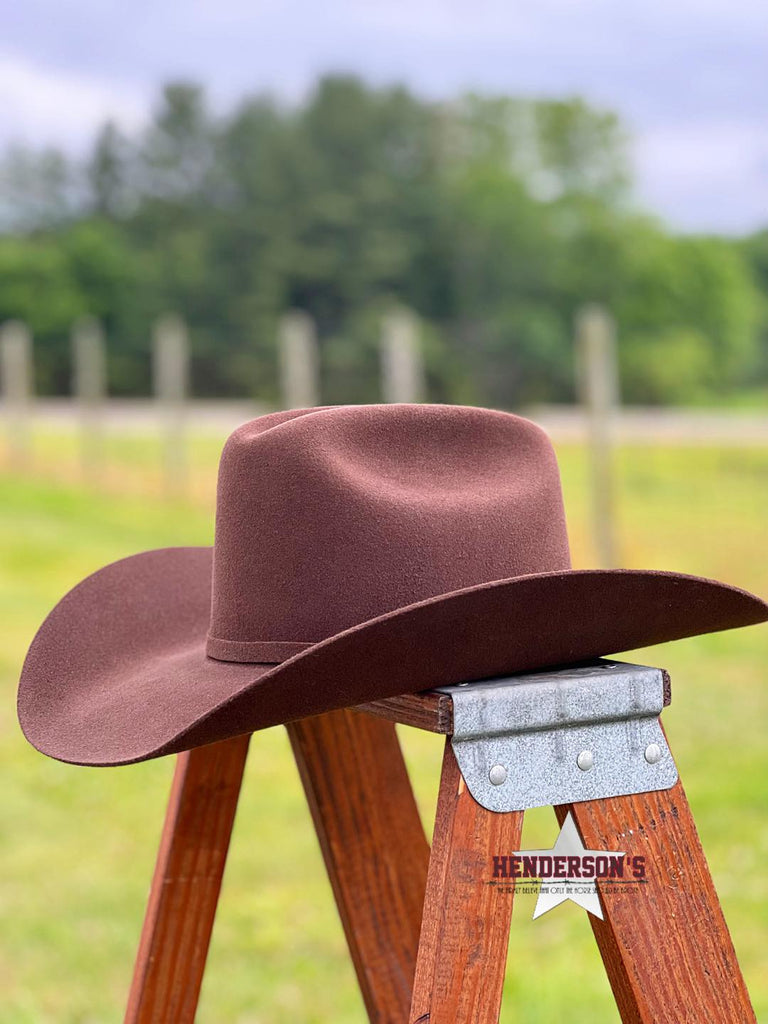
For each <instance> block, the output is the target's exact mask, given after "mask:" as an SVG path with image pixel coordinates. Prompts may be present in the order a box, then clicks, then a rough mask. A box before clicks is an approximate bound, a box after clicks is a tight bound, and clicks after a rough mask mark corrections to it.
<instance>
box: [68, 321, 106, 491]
mask: <svg viewBox="0 0 768 1024" xmlns="http://www.w3.org/2000/svg"><path fill="white" fill-rule="evenodd" d="M72 366H73V373H72V393H73V395H74V398H75V400H76V402H77V404H78V408H79V412H80V431H81V455H82V463H83V472H84V474H85V475H86V476H92V475H93V474H94V473H95V472H96V471H97V470H98V468H99V463H100V461H101V457H102V442H103V412H104V398H105V396H106V391H107V363H106V351H105V345H104V331H103V330H102V326H101V324H100V323H99V321H98V320H97V319H96V318H95V317H92V316H84V317H81V318H80V319H79V320H77V321H76V322H75V324H74V326H73V328H72Z"/></svg>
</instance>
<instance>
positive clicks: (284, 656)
mask: <svg viewBox="0 0 768 1024" xmlns="http://www.w3.org/2000/svg"><path fill="white" fill-rule="evenodd" d="M313 646H314V645H313V644H300V643H293V642H292V641H290V640H224V639H223V638H222V637H218V636H211V635H210V634H209V636H208V643H207V644H206V648H205V653H206V654H207V655H208V657H209V658H215V660H216V661H242V662H246V663H248V662H251V663H253V664H255V665H279V664H280V663H281V662H283V661H288V659H289V658H292V657H293V656H294V655H295V654H301V652H302V651H306V650H307V648H309V647H313Z"/></svg>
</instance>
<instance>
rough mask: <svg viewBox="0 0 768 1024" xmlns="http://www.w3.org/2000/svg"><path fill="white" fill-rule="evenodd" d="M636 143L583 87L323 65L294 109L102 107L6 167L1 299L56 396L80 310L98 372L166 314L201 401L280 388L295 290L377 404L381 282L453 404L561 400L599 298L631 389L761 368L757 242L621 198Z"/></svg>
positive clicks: (2, 163)
mask: <svg viewBox="0 0 768 1024" xmlns="http://www.w3.org/2000/svg"><path fill="white" fill-rule="evenodd" d="M626 141H627V140H626V136H625V132H624V129H623V127H622V125H621V124H620V123H619V121H618V120H617V118H616V117H615V115H614V114H613V113H611V112H607V111H603V110H598V109H595V108H593V107H591V106H590V105H588V104H586V103H585V102H584V101H583V100H580V99H566V100H530V99H519V98H509V97H485V96H477V95H467V96H464V97H460V98H458V99H457V100H455V101H453V102H450V103H433V102H427V101H424V100H422V99H419V98H417V97H415V96H414V95H412V94H411V93H410V92H408V91H407V90H406V89H404V88H399V87H398V88H372V87H370V86H368V85H366V84H365V83H363V82H362V81H360V80H359V79H357V78H354V77H350V76H329V77H326V78H323V79H321V80H320V81H319V82H318V83H317V85H316V88H315V89H314V90H313V92H312V93H311V94H310V95H309V96H308V97H307V99H306V101H304V102H303V103H302V104H300V105H298V106H293V107H286V106H283V105H281V104H279V103H278V102H277V101H275V100H274V99H273V98H271V97H269V96H267V95H261V96H257V97H252V98H248V99H246V100H244V101H243V102H242V103H241V104H240V105H238V106H237V107H236V108H235V109H234V110H232V111H230V112H228V113H224V114H214V113H213V112H212V111H211V110H210V109H209V107H208V104H207V102H206V98H205V94H204V92H203V90H202V89H201V88H200V87H198V86H196V85H193V84H190V83H185V82H176V83H171V84H169V85H167V86H166V87H165V88H164V89H163V90H162V92H161V95H160V96H159V100H158V104H157V107H156V109H155V111H154V114H153V116H152V118H151V121H150V123H149V125H148V126H147V127H146V128H145V129H144V130H143V131H141V132H138V133H135V134H133V135H123V134H122V133H121V132H120V131H119V129H118V128H117V127H116V126H115V125H113V124H106V125H105V126H104V127H103V128H102V130H101V131H100V132H99V133H98V135H97V137H96V138H95V140H94V144H93V148H92V151H91V154H90V156H89V158H88V160H87V161H86V162H85V165H84V166H80V165H78V164H77V163H75V162H73V161H71V160H66V159H64V157H62V156H61V154H58V153H56V152H55V151H52V150H47V151H43V152H39V153H38V152H34V151H30V150H23V149H19V148H18V147H17V148H15V149H11V150H9V151H8V152H7V153H6V154H5V156H4V157H3V158H2V159H1V160H0V229H2V230H4V232H5V237H0V318H2V317H8V316H20V317H22V318H24V319H27V320H29V322H30V324H31V326H32V327H33V328H34V330H35V331H36V342H37V344H36V360H37V366H38V376H39V384H40V386H41V387H42V388H43V389H44V390H46V391H61V390H64V389H66V388H67V387H68V381H69V377H70V374H69V370H68V367H67V360H68V335H69V328H70V324H71V321H72V319H73V318H74V317H75V316H77V315H79V314H81V313H92V314H94V315H97V316H99V317H100V318H101V319H102V320H103V321H104V323H105V325H106V328H107V336H108V347H109V354H110V355H109V359H110V363H109V370H110V384H111V389H112V391H113V392H116V393H119V394H136V393H142V392H146V391H147V390H148V387H149V339H150V334H151V324H152V321H153V319H154V318H155V317H156V316H157V315H158V314H160V313H162V312H165V311H167V310H176V311H178V312H180V313H182V314H183V315H184V317H185V319H186V320H187V322H188V323H189V325H190V329H191V330H190V335H191V345H192V391H193V393H194V394H197V395H247V394H258V395H259V396H261V397H263V398H265V399H276V398H277V394H278V389H277V361H276V348H275V326H276V323H277V320H278V318H279V316H280V314H281V313H282V312H283V311H284V310H285V309H287V308H289V307H298V308H302V309H305V310H306V311H307V312H309V313H310V314H311V315H312V316H313V317H314V318H315V319H316V321H317V324H318V327H319V335H320V345H321V349H322V352H321V355H322V363H323V373H324V377H325V394H326V397H327V398H328V400H333V401H354V400H361V399H365V400H375V399H376V398H377V396H378V394H379V390H378V352H377V345H378V334H379V326H378V320H379V318H380V315H381V311H382V309H383V307H384V305H385V304H386V303H389V302H392V301H394V302H399V303H403V304H405V305H408V306H410V307H412V308H413V309H414V310H415V312H416V313H418V314H419V316H420V318H421V323H422V326H423V338H424V345H425V352H426V357H427V377H428V384H429V389H430V396H431V397H433V398H436V399H439V400H441V401H466V402H485V403H489V404H494V405H499V406H512V405H515V404H519V403H522V402H532V401H561V400H568V399H572V398H573V397H574V386H573V365H572V337H571V335H572V323H573V315H574V311H575V310H576V309H577V308H578V307H579V306H580V305H582V304H583V303H584V302H587V301H600V302H603V303H606V304H607V305H609V306H610V307H611V309H612V310H613V312H614V314H615V316H616V318H617V321H618V327H619V339H620V357H621V364H622V372H623V386H624V394H625V396H626V397H627V398H629V399H630V400H633V401H656V402H666V401H689V400H701V399H702V397H707V396H709V397H712V398H717V397H718V396H721V395H723V394H725V393H727V392H728V391H729V390H731V391H732V390H733V389H735V388H737V387H739V386H741V385H742V384H744V383H745V382H749V381H754V380H758V379H762V380H765V379H766V376H767V375H768V303H766V301H765V299H760V298H759V296H758V290H757V288H756V287H755V284H756V283H757V284H758V285H759V284H760V282H762V289H763V293H765V292H766V289H768V242H767V241H766V237H768V236H766V235H763V236H755V238H754V239H752V240H750V241H749V242H748V243H744V244H738V243H732V242H729V241H726V240H722V239H711V238H700V237H691V236H689V237H683V238H676V237H674V236H672V235H670V234H669V233H668V232H667V231H665V230H664V229H663V228H662V227H661V226H660V225H659V224H657V223H655V222H654V221H652V220H651V219H649V218H647V217H643V216H641V215H639V214H638V213H636V212H633V211H632V209H631V205H630V198H631V193H630V176H629V172H628V161H627V146H626ZM761 339H762V341H761ZM761 352H762V356H761V355H760V353H761ZM761 358H762V362H761ZM761 374H762V377H761V376H760V375H761Z"/></svg>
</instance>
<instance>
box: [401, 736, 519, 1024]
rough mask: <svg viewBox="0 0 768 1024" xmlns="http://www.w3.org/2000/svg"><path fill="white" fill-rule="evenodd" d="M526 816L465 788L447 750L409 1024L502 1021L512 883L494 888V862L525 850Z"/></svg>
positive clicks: (448, 745) (448, 743)
mask: <svg viewBox="0 0 768 1024" xmlns="http://www.w3.org/2000/svg"><path fill="white" fill-rule="evenodd" d="M522 825H523V814H522V811H511V812H508V813H504V814H498V813H495V812H493V811H489V810H486V809H485V808H484V807H481V806H480V804H478V803H477V802H476V801H475V799H474V797H472V795H471V794H470V792H469V790H468V789H467V787H466V784H465V782H464V779H463V778H462V776H461V773H460V771H459V767H458V765H457V763H456V758H455V757H454V753H453V748H452V747H451V740H450V738H448V739H447V740H446V745H445V755H444V758H443V770H442V776H441V779H440V792H439V795H438V799H437V813H436V816H435V833H434V837H433V840H432V855H431V858H430V862H429V874H428V876H427V894H426V899H425V903H424V916H423V921H422V927H421V941H420V944H419V956H418V962H417V967H416V980H415V982H414V991H413V1002H412V1004H411V1013H410V1018H409V1019H410V1021H411V1024H427V1022H429V1024H496V1022H497V1021H498V1019H499V1011H500V1007H501V995H502V987H503V984H504V967H505V964H506V959H507V943H508V940H509V926H510V920H511V916H512V898H513V892H512V885H511V879H510V880H508V882H509V884H507V883H506V882H505V885H504V886H503V887H501V886H493V885H490V884H489V882H490V881H491V878H492V874H493V871H492V864H493V857H494V856H496V855H508V854H509V853H511V852H513V851H514V850H519V849H520V834H521V831H522Z"/></svg>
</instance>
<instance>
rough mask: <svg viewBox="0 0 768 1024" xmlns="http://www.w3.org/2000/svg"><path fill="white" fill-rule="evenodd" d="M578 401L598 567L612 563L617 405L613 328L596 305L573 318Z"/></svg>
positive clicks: (604, 310) (604, 311)
mask: <svg viewBox="0 0 768 1024" xmlns="http://www.w3.org/2000/svg"><path fill="white" fill-rule="evenodd" d="M576 345H577V361H578V376H579V393H580V399H581V401H582V403H583V405H584V408H585V410H586V413H587V418H588V446H589V459H590V476H591V500H592V530H593V537H594V545H595V551H596V554H597V557H598V561H599V564H600V566H601V567H602V568H611V567H613V566H615V564H616V523H615V509H614V480H613V426H614V418H615V413H616V410H617V407H618V404H619V375H618V364H617V359H616V329H615V325H614V321H613V317H612V316H611V315H610V313H609V312H608V311H607V310H606V309H604V308H603V307H602V306H599V305H596V304H590V305H587V306H583V307H582V308H581V309H580V310H579V311H578V313H577V314H576Z"/></svg>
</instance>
